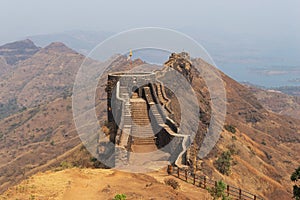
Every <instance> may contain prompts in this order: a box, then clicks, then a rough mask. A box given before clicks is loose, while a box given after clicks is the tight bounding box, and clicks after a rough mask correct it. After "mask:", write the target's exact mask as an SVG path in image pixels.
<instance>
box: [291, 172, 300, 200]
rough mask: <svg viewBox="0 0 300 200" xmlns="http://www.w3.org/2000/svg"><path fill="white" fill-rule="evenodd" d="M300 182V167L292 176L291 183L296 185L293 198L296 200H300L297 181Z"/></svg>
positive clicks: (299, 189)
mask: <svg viewBox="0 0 300 200" xmlns="http://www.w3.org/2000/svg"><path fill="white" fill-rule="evenodd" d="M299 180H300V167H298V169H296V170H295V171H294V172H293V173H292V175H291V181H293V182H294V183H295V185H294V186H293V195H294V196H293V198H294V199H296V200H300V186H299V185H297V184H296V182H297V181H299Z"/></svg>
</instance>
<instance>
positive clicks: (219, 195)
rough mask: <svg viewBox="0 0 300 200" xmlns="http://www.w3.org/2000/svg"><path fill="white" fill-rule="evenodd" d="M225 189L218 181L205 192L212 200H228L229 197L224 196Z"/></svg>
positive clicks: (222, 183) (224, 185) (221, 182)
mask: <svg viewBox="0 0 300 200" xmlns="http://www.w3.org/2000/svg"><path fill="white" fill-rule="evenodd" d="M226 187H227V185H226V184H225V183H224V182H223V181H218V182H217V184H216V186H215V187H213V188H208V189H207V190H208V192H209V193H210V195H211V196H212V197H213V199H214V200H217V199H222V200H230V197H228V196H227V195H226V194H225V190H226Z"/></svg>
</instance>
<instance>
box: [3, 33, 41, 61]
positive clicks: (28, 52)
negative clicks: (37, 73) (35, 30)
mask: <svg viewBox="0 0 300 200" xmlns="http://www.w3.org/2000/svg"><path fill="white" fill-rule="evenodd" d="M39 50H40V48H39V47H37V46H35V44H34V43H33V42H32V41H31V40H28V39H27V40H22V41H18V42H12V43H9V44H5V45H3V46H0V56H2V57H4V58H5V60H6V63H7V64H9V65H14V64H16V63H17V62H19V61H22V60H26V59H27V58H29V57H31V56H32V55H34V54H35V53H36V52H38V51H39Z"/></svg>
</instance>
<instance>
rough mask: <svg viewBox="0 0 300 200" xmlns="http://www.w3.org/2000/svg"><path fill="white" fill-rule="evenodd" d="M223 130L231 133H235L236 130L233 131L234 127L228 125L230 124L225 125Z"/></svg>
mask: <svg viewBox="0 0 300 200" xmlns="http://www.w3.org/2000/svg"><path fill="white" fill-rule="evenodd" d="M224 128H225V130H227V131H229V132H231V133H233V134H234V133H236V129H235V127H234V126H233V125H230V124H226V125H225V126H224Z"/></svg>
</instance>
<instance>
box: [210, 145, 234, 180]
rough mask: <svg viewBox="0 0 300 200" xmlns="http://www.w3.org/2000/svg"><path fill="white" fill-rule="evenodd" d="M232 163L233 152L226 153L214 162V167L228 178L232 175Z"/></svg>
mask: <svg viewBox="0 0 300 200" xmlns="http://www.w3.org/2000/svg"><path fill="white" fill-rule="evenodd" d="M231 161H232V157H231V152H230V151H225V152H223V153H222V154H221V155H220V157H219V158H218V159H217V160H216V161H215V162H214V165H215V167H216V169H217V170H218V171H219V172H221V173H222V174H224V175H227V176H228V175H229V174H230V167H231Z"/></svg>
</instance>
